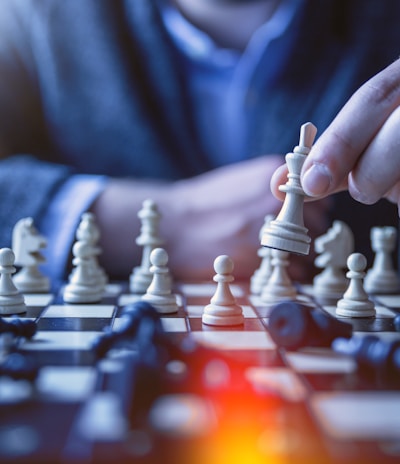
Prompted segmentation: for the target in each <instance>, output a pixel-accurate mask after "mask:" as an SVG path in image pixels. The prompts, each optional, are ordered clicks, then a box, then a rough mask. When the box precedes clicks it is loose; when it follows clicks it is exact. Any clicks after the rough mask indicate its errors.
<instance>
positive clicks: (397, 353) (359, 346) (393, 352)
mask: <svg viewBox="0 0 400 464" xmlns="http://www.w3.org/2000/svg"><path fill="white" fill-rule="evenodd" d="M332 348H333V349H334V350H335V351H336V352H338V353H341V354H346V355H348V356H352V357H353V358H354V359H355V360H356V362H357V366H358V369H359V371H360V372H361V373H363V374H365V375H367V376H368V377H374V378H375V379H376V380H378V381H379V382H382V381H383V382H384V383H385V382H388V383H390V384H393V383H396V384H399V383H400V340H394V341H390V342H389V341H385V340H382V339H380V338H379V337H377V336H375V335H368V336H365V337H358V338H352V339H350V340H344V339H342V338H338V339H337V340H335V341H334V342H333V344H332Z"/></svg>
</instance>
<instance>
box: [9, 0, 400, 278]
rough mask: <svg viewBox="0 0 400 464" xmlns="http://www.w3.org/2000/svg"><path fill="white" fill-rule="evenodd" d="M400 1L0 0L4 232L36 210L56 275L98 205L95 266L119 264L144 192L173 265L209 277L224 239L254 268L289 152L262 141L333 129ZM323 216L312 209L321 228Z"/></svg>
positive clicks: (376, 64) (124, 260)
mask: <svg viewBox="0 0 400 464" xmlns="http://www.w3.org/2000/svg"><path fill="white" fill-rule="evenodd" d="M196 5H197V6H196ZM398 10H399V6H398V5H397V4H396V2H394V1H390V0H387V1H385V2H383V3H380V4H379V5H378V6H377V5H376V3H375V2H373V1H368V2H366V1H337V0H336V1H334V0H331V1H326V2H324V3H323V4H321V2H315V1H312V0H310V1H307V0H304V1H302V0H286V1H276V0H274V1H272V0H260V1H253V2H233V1H228V0H227V1H223V0H219V1H217V0H204V1H203V2H199V1H197V2H196V1H189V0H179V1H175V2H171V3H167V2H162V1H156V0H125V1H122V0H121V1H115V0H113V1H111V0H109V1H107V0H103V1H100V2H99V1H94V0H85V1H82V0H79V1H78V0H71V1H69V2H58V1H55V0H41V1H38V2H35V1H34V0H31V1H21V0H4V1H3V2H1V4H0V147H2V153H3V155H4V158H5V159H4V161H3V162H2V163H1V170H0V193H1V197H2V206H1V207H0V215H1V218H2V227H1V228H0V229H1V230H0V232H1V234H2V235H1V237H2V243H3V244H4V246H5V245H7V240H8V236H9V234H10V230H11V228H12V226H13V224H14V223H15V222H16V220H18V219H19V218H20V217H23V216H28V215H29V216H34V217H35V219H36V223H37V225H38V228H39V230H41V231H42V232H43V233H45V235H47V236H48V238H49V248H50V249H49V256H50V258H49V263H48V265H49V268H50V269H51V272H52V275H53V276H55V277H59V278H61V277H62V272H63V270H64V268H65V266H66V264H67V263H68V253H69V249H70V246H71V243H72V241H73V238H74V237H73V234H74V230H75V227H76V225H77V222H78V220H79V216H80V214H81V212H83V211H84V210H85V209H87V208H91V209H92V210H93V211H94V212H95V214H96V215H97V218H98V221H99V223H100V226H101V229H102V231H103V239H102V245H103V249H104V254H103V261H104V262H103V264H105V266H106V267H107V270H108V271H109V272H110V273H111V274H112V275H113V276H115V277H121V276H123V277H126V276H127V274H128V272H129V271H130V269H131V268H132V267H133V265H134V264H135V259H136V260H137V259H138V256H139V253H140V250H137V247H135V243H134V239H135V237H136V235H137V234H138V233H139V223H138V219H137V217H136V214H137V211H138V210H139V209H140V206H141V203H142V201H143V200H144V199H145V198H147V197H151V198H153V199H154V200H155V201H156V202H157V203H159V205H160V209H161V211H162V213H163V221H162V234H163V236H164V237H165V238H166V245H165V246H166V248H167V249H168V251H169V253H170V262H171V267H172V269H173V271H174V272H175V274H176V275H177V276H178V278H179V277H181V278H191V277H192V278H205V277H209V273H210V269H211V266H212V261H213V258H214V257H215V256H216V255H217V254H222V253H226V254H230V255H231V256H232V258H233V259H234V261H235V262H236V272H237V276H238V277H243V278H247V277H248V276H249V275H250V273H251V272H252V271H253V270H254V267H255V266H256V261H255V259H256V253H255V251H256V248H257V246H258V243H257V242H258V238H257V237H258V229H259V227H260V226H261V225H262V221H263V217H264V215H265V214H266V213H268V212H273V213H276V212H277V211H278V210H279V206H280V205H279V204H278V202H276V200H275V199H274V198H273V196H272V195H271V194H270V190H269V180H270V178H271V176H272V173H273V172H274V171H275V169H276V167H277V166H278V164H280V163H281V162H282V158H281V157H276V156H272V155H269V154H270V153H281V154H284V153H285V152H287V151H290V150H291V149H292V148H293V146H294V145H295V144H296V143H297V139H298V131H299V127H300V125H301V124H302V123H303V122H305V121H306V120H311V121H312V122H313V123H314V124H316V125H317V126H318V127H319V128H320V129H321V130H322V129H324V128H325V127H327V126H328V124H329V122H330V121H331V120H332V119H333V117H334V116H335V114H336V113H337V111H338V110H339V109H340V107H341V106H342V105H343V104H344V103H345V101H346V100H347V99H348V98H349V97H350V95H351V94H352V93H353V92H354V91H355V90H356V88H357V87H358V86H359V85H361V84H362V83H363V82H364V81H365V80H366V79H367V78H368V77H370V76H371V75H372V74H373V73H375V72H377V71H378V70H380V69H381V68H383V67H384V66H386V65H387V64H388V63H389V62H390V61H391V60H393V59H394V57H395V56H396V55H397V54H398V49H397V46H396V39H397V38H396V34H397V29H398V28H397V18H396V12H398ZM228 12H229V15H228ZM227 15H228V16H227ZM235 25H237V26H235ZM223 26H228V27H223ZM21 153H28V154H30V155H33V157H29V158H27V157H23V156H21ZM265 154H267V155H268V156H265ZM346 202H347V200H346ZM342 205H343V204H342ZM339 209H340V208H339ZM346 210H348V208H347V207H346ZM325 213H326V207H325V205H324V204H323V203H316V204H314V205H312V206H311V207H308V208H306V224H307V226H308V227H310V228H311V229H313V230H312V233H313V234H314V235H315V234H318V233H321V232H322V231H323V229H324V228H325V227H327V225H328V223H327V222H326V214H325ZM354 215H355V214H354V213H350V216H354ZM376 220H379V219H376ZM367 227H368V226H367ZM293 272H294V273H295V274H296V268H293ZM294 277H295V278H297V277H303V278H305V275H302V274H299V273H297V275H295V276H294Z"/></svg>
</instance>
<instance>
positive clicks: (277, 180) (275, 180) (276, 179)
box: [270, 164, 288, 200]
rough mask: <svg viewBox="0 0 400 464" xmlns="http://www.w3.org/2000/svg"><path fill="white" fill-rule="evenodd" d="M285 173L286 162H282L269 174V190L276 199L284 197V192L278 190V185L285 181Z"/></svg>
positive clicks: (286, 171)
mask: <svg viewBox="0 0 400 464" xmlns="http://www.w3.org/2000/svg"><path fill="white" fill-rule="evenodd" d="M287 174H288V170H287V166H286V164H282V165H281V166H279V167H278V168H277V169H276V170H275V172H274V173H273V174H272V176H271V183H270V185H271V192H272V194H273V195H274V196H275V197H276V198H278V200H283V199H284V198H285V194H284V193H283V192H281V191H280V190H279V186H280V185H283V184H285V183H286V181H287Z"/></svg>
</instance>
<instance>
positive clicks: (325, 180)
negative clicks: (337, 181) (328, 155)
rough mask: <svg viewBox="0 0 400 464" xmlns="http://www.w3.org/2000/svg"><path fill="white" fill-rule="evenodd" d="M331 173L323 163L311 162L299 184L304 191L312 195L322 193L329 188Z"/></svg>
mask: <svg viewBox="0 0 400 464" xmlns="http://www.w3.org/2000/svg"><path fill="white" fill-rule="evenodd" d="M331 182H332V175H331V173H330V171H329V169H328V168H327V167H326V166H324V165H323V164H313V165H312V166H311V167H310V168H309V169H308V170H307V171H306V172H305V173H304V174H303V177H302V181H301V185H302V187H303V190H304V192H305V193H306V194H307V195H309V196H312V197H317V196H320V195H323V194H324V193H326V192H327V191H328V190H329V187H330V185H331Z"/></svg>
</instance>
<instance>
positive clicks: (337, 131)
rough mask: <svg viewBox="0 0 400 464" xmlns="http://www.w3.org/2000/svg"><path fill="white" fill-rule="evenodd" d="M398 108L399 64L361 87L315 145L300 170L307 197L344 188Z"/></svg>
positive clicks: (399, 88)
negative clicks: (381, 129) (363, 155)
mask: <svg viewBox="0 0 400 464" xmlns="http://www.w3.org/2000/svg"><path fill="white" fill-rule="evenodd" d="M399 105H400V60H397V61H395V62H394V63H392V64H391V65H390V66H388V67H387V68H385V69H384V70H383V71H381V72H380V73H379V74H377V75H375V76H374V77H372V78H371V79H370V80H369V81H367V82H366V83H365V84H364V85H363V86H362V87H360V88H359V89H358V90H357V91H356V92H355V93H354V94H353V96H352V97H351V98H350V100H349V101H348V102H347V103H346V104H345V106H344V107H343V108H342V110H341V111H340V112H339V113H338V115H337V116H336V118H335V119H334V120H333V122H332V123H331V124H330V126H329V127H328V128H327V129H326V130H325V132H324V133H323V134H322V135H321V137H320V138H319V139H318V140H317V142H316V143H315V144H314V146H313V148H312V149H311V151H310V153H309V155H308V156H307V158H306V160H305V162H304V165H303V169H302V187H303V189H304V191H305V192H306V193H307V195H310V196H322V195H327V194H330V193H333V192H334V191H337V190H340V189H341V188H343V186H344V185H347V176H348V174H349V173H350V172H351V171H352V169H353V168H354V166H355V165H356V164H357V161H358V159H359V158H360V157H361V156H362V154H363V152H364V150H365V149H366V148H367V147H368V145H369V144H370V142H371V140H372V139H373V138H374V136H375V134H376V133H377V132H378V131H379V129H380V128H381V127H382V125H383V124H384V122H385V121H386V119H387V118H388V117H389V116H390V114H391V113H392V112H393V111H394V110H395V108H396V107H397V106H399Z"/></svg>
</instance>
